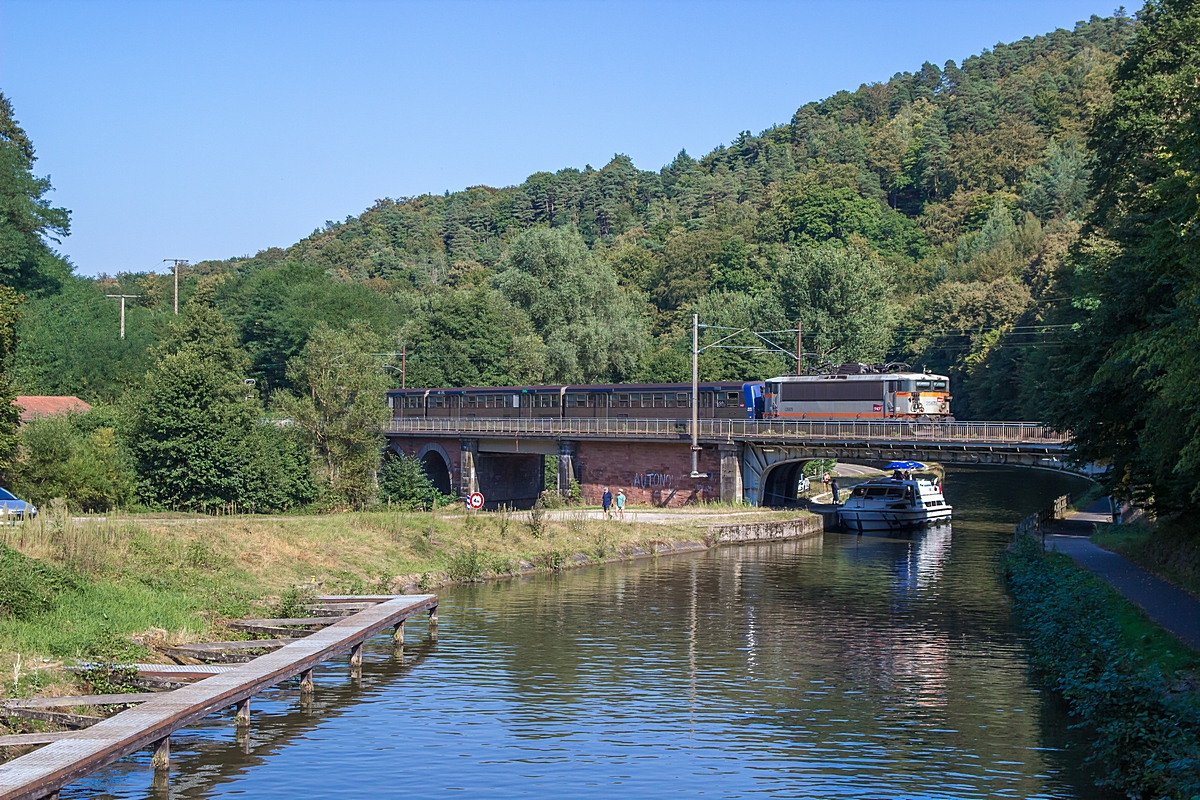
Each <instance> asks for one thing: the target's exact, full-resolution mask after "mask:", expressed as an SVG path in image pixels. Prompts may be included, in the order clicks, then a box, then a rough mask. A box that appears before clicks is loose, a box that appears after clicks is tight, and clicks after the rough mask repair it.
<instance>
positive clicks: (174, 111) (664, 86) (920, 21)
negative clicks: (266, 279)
mask: <svg viewBox="0 0 1200 800" xmlns="http://www.w3.org/2000/svg"><path fill="white" fill-rule="evenodd" d="M1112 10H1113V6H1112V5H1111V4H1110V3H1101V2H1083V1H1082V0H1051V2H1047V1H1046V0H1040V1H1038V2H1030V1H1029V0H1010V1H1006V2H983V0H969V1H968V0H956V1H955V2H939V1H938V0H923V2H912V3H910V2H853V1H851V0H843V1H842V2H810V3H802V2H792V3H779V2H737V3H721V2H659V3H654V2H639V3H623V2H605V3H600V2H557V3H549V2H510V3H499V2H497V3H483V2H443V3H401V2H388V3H383V2H340V3H330V2H287V3H284V2H207V3H187V2H150V3H105V2H53V0H38V2H24V1H14V0H0V91H3V92H4V93H5V94H6V95H7V96H8V97H9V98H10V100H11V101H12V102H13V104H14V105H15V107H16V112H17V118H18V120H19V121H20V122H21V124H22V125H23V126H24V128H25V129H26V131H27V132H28V133H29V135H30V136H31V137H32V138H33V141H34V144H35V146H36V147H37V153H38V157H39V160H38V163H37V167H36V171H37V172H38V174H42V175H44V174H49V175H50V176H51V178H52V180H53V183H54V186H55V190H56V191H55V193H54V195H53V197H52V199H53V202H54V203H55V205H63V206H66V207H67V208H70V209H71V210H72V235H71V236H70V237H69V238H67V239H65V240H64V241H63V244H62V246H61V250H62V251H63V252H64V253H66V254H67V255H68V256H69V257H70V258H71V260H72V261H73V263H74V264H75V265H76V268H77V270H78V271H79V272H80V273H81V274H88V275H94V274H97V273H101V272H107V273H110V274H111V273H115V272H118V271H122V270H131V271H143V270H150V269H162V268H163V267H162V266H161V264H160V262H161V260H162V259H164V258H187V259H191V260H193V261H195V260H200V259H204V258H228V257H230V256H240V255H248V254H253V253H255V252H257V251H259V250H261V249H264V248H266V247H270V246H275V245H279V246H286V245H288V244H291V243H293V242H295V241H297V240H298V239H300V238H302V237H304V236H306V235H308V234H309V233H311V232H312V231H313V230H314V229H315V228H317V227H319V226H321V225H322V224H323V223H324V222H325V221H326V220H330V219H333V220H341V219H344V218H345V217H346V216H347V215H349V214H357V213H359V212H360V211H362V210H363V209H364V208H366V207H367V206H369V205H370V204H371V203H372V202H373V201H374V200H375V199H376V198H380V197H401V196H409V195H416V194H421V193H425V192H435V193H441V192H443V191H445V190H451V191H453V190H457V189H462V188H464V187H466V186H472V185H478V184H487V185H492V186H505V185H510V184H514V183H519V182H520V181H522V180H523V179H524V178H525V176H527V175H529V174H530V173H532V172H536V171H539V170H557V169H561V168H563V167H568V166H573V167H583V166H584V165H585V164H591V165H593V166H595V167H600V166H602V165H603V164H605V163H607V162H608V160H609V159H610V158H611V157H612V155H613V154H614V153H618V152H620V153H626V154H628V155H629V156H631V157H632V158H633V160H634V162H635V163H636V164H637V165H638V166H639V167H641V168H643V169H658V168H659V167H661V166H662V165H663V164H665V163H667V162H669V161H670V160H671V159H672V158H673V157H674V156H675V154H676V153H677V152H679V150H680V149H681V148H686V149H687V150H688V152H690V153H692V154H693V155H701V154H703V153H706V152H708V151H709V150H711V149H712V148H713V147H714V146H716V145H717V144H719V143H723V142H728V141H730V140H731V139H732V138H733V137H734V136H736V135H737V133H738V132H739V131H742V130H751V131H754V132H758V131H760V130H762V129H764V128H766V127H768V126H770V125H772V124H774V123H777V122H786V121H787V120H788V119H790V117H791V115H792V113H793V112H794V111H795V110H796V108H797V107H799V106H800V105H802V104H803V103H805V102H808V101H809V100H815V99H820V98H822V97H825V96H827V95H829V94H832V93H833V92H835V91H837V90H839V89H843V88H845V89H854V88H856V87H857V86H858V85H859V84H860V83H863V82H870V81H876V80H886V79H887V78H889V77H891V76H892V75H893V74H895V73H896V72H898V71H902V70H913V69H916V68H918V67H920V65H921V63H922V62H924V61H927V60H928V61H932V62H934V63H936V64H939V65H940V64H942V63H944V62H945V61H946V60H947V59H951V58H952V59H954V60H956V61H958V62H961V61H962V60H963V59H964V58H965V57H966V56H968V55H971V54H973V53H977V52H979V51H980V50H981V49H983V48H986V47H990V46H992V45H994V44H995V43H997V42H1006V41H1012V40H1014V39H1019V38H1021V37H1022V36H1026V35H1035V34H1039V33H1045V32H1047V31H1050V30H1053V29H1054V28H1057V27H1066V28H1070V27H1072V26H1073V25H1074V23H1075V21H1076V20H1080V19H1086V18H1087V17H1089V16H1090V15H1092V14H1101V15H1103V14H1108V13H1111V12H1112Z"/></svg>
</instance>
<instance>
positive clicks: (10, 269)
mask: <svg viewBox="0 0 1200 800" xmlns="http://www.w3.org/2000/svg"><path fill="white" fill-rule="evenodd" d="M35 160H36V157H35V156H34V154H33V143H32V142H30V141H29V137H27V136H26V135H25V131H23V130H21V127H20V126H19V125H18V124H17V121H16V120H15V119H13V109H12V104H11V103H10V102H9V100H8V98H7V97H5V96H4V95H3V94H0V283H2V284H6V285H8V286H11V287H13V288H15V289H17V290H19V291H22V292H46V291H54V290H55V289H57V288H58V284H59V281H61V280H62V279H63V278H65V277H66V275H67V274H68V273H69V272H70V268H69V267H68V266H67V265H66V264H65V263H64V262H63V261H62V259H60V258H59V257H58V256H57V254H55V253H54V252H53V251H52V250H51V249H50V248H49V247H48V246H47V245H46V242H45V238H46V237H53V236H66V235H67V233H68V232H69V230H70V227H71V222H70V213H69V212H68V211H67V210H66V209H65V208H55V207H53V206H51V205H50V200H49V199H48V198H47V197H46V195H47V194H48V193H49V192H50V181H49V179H47V178H38V177H36V176H35V175H34V174H33V162H34V161H35Z"/></svg>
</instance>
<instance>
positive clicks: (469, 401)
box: [463, 394, 475, 408]
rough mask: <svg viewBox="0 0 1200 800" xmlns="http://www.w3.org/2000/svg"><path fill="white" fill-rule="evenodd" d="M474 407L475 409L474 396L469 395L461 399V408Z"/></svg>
mask: <svg viewBox="0 0 1200 800" xmlns="http://www.w3.org/2000/svg"><path fill="white" fill-rule="evenodd" d="M474 407H475V395H473V394H469V395H467V396H466V397H464V398H463V408H474Z"/></svg>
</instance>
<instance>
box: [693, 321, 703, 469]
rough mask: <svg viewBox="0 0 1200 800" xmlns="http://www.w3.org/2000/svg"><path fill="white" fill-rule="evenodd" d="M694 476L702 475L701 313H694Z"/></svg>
mask: <svg viewBox="0 0 1200 800" xmlns="http://www.w3.org/2000/svg"><path fill="white" fill-rule="evenodd" d="M692 477H693V478H699V477H701V476H700V315H699V314H692Z"/></svg>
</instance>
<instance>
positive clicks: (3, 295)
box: [0, 285, 21, 481]
mask: <svg viewBox="0 0 1200 800" xmlns="http://www.w3.org/2000/svg"><path fill="white" fill-rule="evenodd" d="M20 303H21V296H20V295H18V294H17V293H16V291H14V290H13V289H12V287H9V286H3V285H0V481H7V480H8V477H9V470H10V469H11V467H12V459H13V456H14V455H15V454H16V451H17V424H18V422H19V421H20V418H21V410H20V409H19V408H17V407H16V406H14V405H13V402H14V401H15V399H16V396H17V392H16V388H15V387H14V386H13V382H12V378H11V377H10V375H11V372H12V362H13V358H14V356H13V352H14V351H15V350H16V347H17V325H16V323H17V313H18V311H17V309H18V307H19V306H20Z"/></svg>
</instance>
